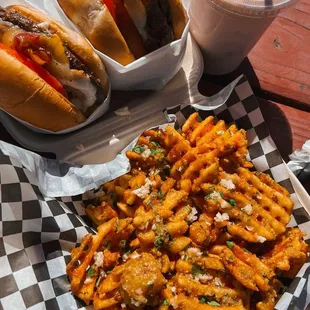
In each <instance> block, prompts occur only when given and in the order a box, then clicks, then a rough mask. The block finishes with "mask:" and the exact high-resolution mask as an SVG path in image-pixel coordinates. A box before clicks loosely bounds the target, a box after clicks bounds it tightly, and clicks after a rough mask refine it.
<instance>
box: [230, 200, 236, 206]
mask: <svg viewBox="0 0 310 310" xmlns="http://www.w3.org/2000/svg"><path fill="white" fill-rule="evenodd" d="M228 202H229V204H230V205H231V206H233V207H235V206H236V205H237V202H236V200H234V199H229V200H228Z"/></svg>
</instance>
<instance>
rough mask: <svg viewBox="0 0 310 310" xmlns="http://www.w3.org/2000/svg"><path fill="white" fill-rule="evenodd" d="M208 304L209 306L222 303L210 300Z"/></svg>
mask: <svg viewBox="0 0 310 310" xmlns="http://www.w3.org/2000/svg"><path fill="white" fill-rule="evenodd" d="M207 304H208V305H209V306H214V307H220V306H221V305H220V304H219V303H218V302H216V301H208V302H207Z"/></svg>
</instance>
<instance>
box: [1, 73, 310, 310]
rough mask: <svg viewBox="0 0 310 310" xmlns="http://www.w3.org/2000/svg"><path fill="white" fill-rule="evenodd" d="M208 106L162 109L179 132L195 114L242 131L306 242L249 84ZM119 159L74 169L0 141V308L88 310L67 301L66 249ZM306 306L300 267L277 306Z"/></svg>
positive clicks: (284, 309) (287, 309)
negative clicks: (279, 187)
mask: <svg viewBox="0 0 310 310" xmlns="http://www.w3.org/2000/svg"><path fill="white" fill-rule="evenodd" d="M236 84H237V85H236ZM208 103H209V104H208V105H207V106H198V105H195V106H182V105H179V106H176V107H173V108H169V109H167V110H166V111H164V112H165V113H166V114H167V116H169V117H168V118H169V119H170V120H171V119H175V118H173V117H172V114H174V115H176V117H177V122H176V126H177V127H180V126H181V125H182V123H183V121H184V120H185V119H186V118H187V117H188V116H189V115H190V114H191V113H192V112H195V111H196V110H197V111H198V112H199V115H200V117H201V118H202V119H203V118H205V117H207V116H209V115H215V116H216V117H217V118H218V119H223V120H225V121H226V122H227V123H232V122H235V123H236V124H237V125H238V127H239V128H244V129H246V130H247V135H248V140H249V158H250V159H251V160H252V162H253V164H254V165H255V168H256V169H257V170H258V171H262V172H265V173H269V174H270V175H272V177H273V178H274V179H275V180H276V181H277V182H279V183H280V184H281V185H283V186H284V187H286V188H287V189H288V190H289V191H290V193H291V195H292V199H293V200H294V201H295V208H294V211H293V214H292V219H291V221H290V223H289V226H294V227H299V228H300V229H301V230H303V231H304V232H306V234H307V236H306V241H307V243H310V219H309V215H308V213H307V212H306V210H305V209H304V207H303V206H302V205H301V203H300V202H299V201H298V199H297V196H296V194H295V192H294V189H293V187H292V184H291V182H290V180H289V176H288V173H287V170H286V167H285V165H284V164H283V161H282V159H281V156H280V154H279V152H278V151H277V149H276V146H275V144H274V142H273V141H272V139H271V137H270V135H269V132H268V129H267V127H266V124H265V122H264V120H263V117H262V114H261V111H260V109H259V107H258V104H257V101H256V99H255V97H254V95H253V92H252V90H251V88H250V86H249V84H248V82H247V80H246V79H245V78H244V77H242V78H241V79H239V80H238V82H236V83H232V84H230V85H229V86H227V87H226V88H225V89H224V90H222V91H221V92H220V93H219V94H218V95H215V96H213V97H211V98H210V100H209V101H208ZM222 103H224V104H223V105H221V106H220V107H218V108H216V109H215V110H212V106H213V107H214V106H219V105H220V104H222ZM134 143H135V141H134V142H132V143H131V144H130V145H129V146H128V147H127V148H126V149H128V148H130V147H132V146H133V145H134ZM124 154H125V152H124V151H123V152H121V153H120V154H119V155H118V156H117V157H116V159H115V161H112V162H109V163H107V164H102V165H85V166H75V165H73V164H68V163H64V162H58V161H54V160H48V159H44V158H42V157H40V156H39V155H37V154H34V153H32V152H29V151H26V150H23V149H21V148H18V147H15V146H12V145H9V144H7V143H5V142H0V186H1V189H0V309H4V310H21V309H32V310H39V309H47V310H56V309H65V310H67V309H72V310H76V309H92V307H91V306H86V305H85V304H83V303H82V302H81V301H79V300H77V299H75V298H74V297H73V295H72V293H71V292H70V285H69V282H68V279H67V276H66V272H65V267H66V264H67V263H68V261H69V260H70V256H69V253H70V250H71V248H72V247H74V246H75V245H76V244H77V243H78V242H79V241H80V240H81V238H82V237H83V236H84V235H85V234H87V233H88V232H91V231H93V230H92V228H91V225H90V223H89V221H88V219H87V218H86V216H85V212H84V207H83V203H85V200H87V199H89V198H91V197H92V195H94V193H93V192H89V191H90V190H93V189H95V188H98V186H99V185H100V184H102V183H104V182H107V181H108V180H111V179H114V178H116V177H118V176H119V175H121V174H124V173H126V172H127V171H128V170H129V163H128V160H127V159H126V157H125V156H124ZM87 191H88V192H87ZM86 192H87V193H86ZM56 197H57V198H56ZM309 303H310V263H306V264H305V265H304V266H303V267H302V269H301V270H300V272H299V273H298V274H297V276H296V278H295V279H294V280H293V281H292V282H291V283H290V285H289V287H288V289H287V290H286V292H285V293H284V294H283V295H282V297H281V299H280V300H279V302H278V304H277V306H276V308H275V309H277V310H305V309H307V306H308V305H309Z"/></svg>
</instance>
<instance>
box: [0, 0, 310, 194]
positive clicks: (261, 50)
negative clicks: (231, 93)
mask: <svg viewBox="0 0 310 310" xmlns="http://www.w3.org/2000/svg"><path fill="white" fill-rule="evenodd" d="M241 73H243V74H245V75H246V76H247V78H248V79H249V82H250V84H251V86H252V88H253V90H254V92H255V94H256V96H257V98H258V102H259V104H260V107H261V109H262V112H263V115H264V118H265V120H266V122H267V125H268V127H269V130H270V133H271V135H272V137H273V139H274V141H275V143H276V145H277V147H278V149H279V151H280V153H281V155H282V157H283V158H284V160H286V161H288V160H289V158H288V155H289V154H291V153H292V151H293V150H295V149H300V148H301V147H302V145H303V143H304V142H305V141H306V140H308V139H310V0H300V1H299V3H298V4H297V5H296V6H295V7H293V8H290V9H288V10H286V11H284V12H283V13H282V14H281V15H280V16H278V17H277V18H276V19H275V21H274V22H273V24H272V25H271V26H270V28H269V29H268V30H267V32H266V33H265V34H264V35H263V36H262V38H261V39H260V41H259V42H258V43H257V45H256V46H255V48H254V49H253V50H252V51H251V53H250V54H249V57H248V58H247V59H245V61H244V62H243V63H242V64H241V66H240V67H239V68H238V69H237V70H236V71H235V72H232V73H231V74H228V75H225V76H210V75H204V76H203V78H202V80H201V82H200V91H201V93H203V94H205V95H210V94H213V93H215V92H216V91H218V90H219V89H220V88H222V87H223V86H225V85H227V84H228V83H230V82H231V81H232V80H233V79H235V78H236V77H237V76H239V75H240V74H241ZM0 139H2V140H5V141H8V142H10V143H15V144H16V142H15V141H14V140H13V139H12V138H11V136H10V135H9V133H7V132H6V131H5V129H4V128H3V126H2V125H1V124H0ZM45 155H46V154H45ZM47 155H48V156H51V155H50V154H47ZM309 179H310V178H309ZM304 186H305V187H306V188H307V190H308V192H310V180H309V182H307V183H304Z"/></svg>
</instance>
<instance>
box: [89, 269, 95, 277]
mask: <svg viewBox="0 0 310 310" xmlns="http://www.w3.org/2000/svg"><path fill="white" fill-rule="evenodd" d="M94 274H95V271H94V269H93V268H92V267H89V269H88V271H87V276H88V277H92V276H93V275H94Z"/></svg>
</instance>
